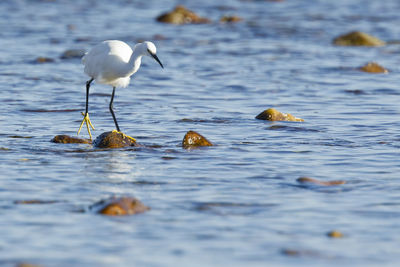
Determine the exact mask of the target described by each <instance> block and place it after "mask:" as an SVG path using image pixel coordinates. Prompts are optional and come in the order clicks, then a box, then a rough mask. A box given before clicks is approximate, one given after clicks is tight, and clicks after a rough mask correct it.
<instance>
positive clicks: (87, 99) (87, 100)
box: [85, 78, 94, 115]
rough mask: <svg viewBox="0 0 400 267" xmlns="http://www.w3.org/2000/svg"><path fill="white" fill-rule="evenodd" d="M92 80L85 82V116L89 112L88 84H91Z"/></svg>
mask: <svg viewBox="0 0 400 267" xmlns="http://www.w3.org/2000/svg"><path fill="white" fill-rule="evenodd" d="M93 80H94V79H93V78H92V79H90V80H89V81H87V82H86V111H85V115H86V114H88V112H89V88H90V84H91V83H92V82H93Z"/></svg>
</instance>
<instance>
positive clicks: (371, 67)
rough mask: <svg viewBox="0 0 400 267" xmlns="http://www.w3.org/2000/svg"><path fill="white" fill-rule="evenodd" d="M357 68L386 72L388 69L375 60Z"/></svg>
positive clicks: (372, 71) (371, 71) (373, 71)
mask: <svg viewBox="0 0 400 267" xmlns="http://www.w3.org/2000/svg"><path fill="white" fill-rule="evenodd" d="M359 70H361V71H364V72H370V73H388V72H389V71H388V70H387V69H385V68H384V67H382V66H381V65H379V64H378V63H375V62H368V63H367V64H366V65H364V66H362V67H360V68H359Z"/></svg>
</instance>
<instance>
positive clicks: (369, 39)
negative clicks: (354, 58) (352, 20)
mask: <svg viewBox="0 0 400 267" xmlns="http://www.w3.org/2000/svg"><path fill="white" fill-rule="evenodd" d="M333 44H335V45H342V46H382V45H385V44H386V43H385V42H384V41H381V40H379V39H378V38H376V37H374V36H371V35H369V34H366V33H363V32H358V31H354V32H350V33H347V34H344V35H341V36H338V37H336V38H335V39H334V40H333Z"/></svg>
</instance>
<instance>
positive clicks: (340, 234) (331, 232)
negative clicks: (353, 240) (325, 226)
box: [326, 230, 344, 238]
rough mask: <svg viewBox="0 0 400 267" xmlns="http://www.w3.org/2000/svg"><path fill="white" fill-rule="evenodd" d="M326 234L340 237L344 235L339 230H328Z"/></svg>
mask: <svg viewBox="0 0 400 267" xmlns="http://www.w3.org/2000/svg"><path fill="white" fill-rule="evenodd" d="M326 235H327V236H328V237H331V238H342V237H344V235H343V234H342V233H341V232H339V231H337V230H333V231H330V232H328V233H327V234H326Z"/></svg>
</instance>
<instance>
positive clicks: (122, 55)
mask: <svg viewBox="0 0 400 267" xmlns="http://www.w3.org/2000/svg"><path fill="white" fill-rule="evenodd" d="M148 51H150V52H151V53H153V54H155V53H156V47H155V45H154V44H153V43H151V42H143V43H139V44H136V45H135V47H134V49H133V50H132V48H131V47H130V46H129V45H127V44H126V43H124V42H122V41H118V40H108V41H104V42H102V43H100V44H98V45H96V46H95V47H93V48H92V49H91V50H90V51H89V52H88V53H86V54H85V56H84V57H83V58H82V63H83V64H84V65H85V69H84V71H85V73H86V74H87V75H88V76H90V77H92V78H93V79H95V81H96V82H98V83H102V84H108V85H111V86H113V87H126V86H128V84H129V81H130V76H131V75H132V74H134V73H135V72H137V70H138V69H139V67H140V64H141V58H142V56H144V55H147V54H149V52H148Z"/></svg>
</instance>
